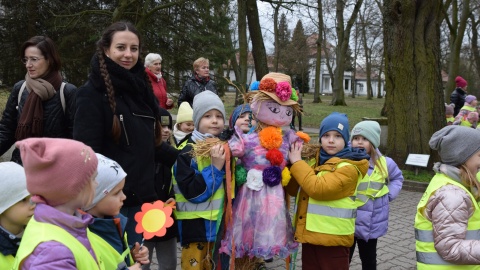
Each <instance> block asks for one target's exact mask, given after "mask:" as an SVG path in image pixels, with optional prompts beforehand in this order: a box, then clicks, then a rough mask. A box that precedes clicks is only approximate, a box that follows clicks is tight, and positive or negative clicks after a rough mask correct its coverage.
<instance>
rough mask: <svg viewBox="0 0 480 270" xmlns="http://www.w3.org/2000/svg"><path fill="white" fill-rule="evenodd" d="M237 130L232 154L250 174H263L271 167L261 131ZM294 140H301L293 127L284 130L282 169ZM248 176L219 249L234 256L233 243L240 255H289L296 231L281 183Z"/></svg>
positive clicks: (236, 252)
mask: <svg viewBox="0 0 480 270" xmlns="http://www.w3.org/2000/svg"><path fill="white" fill-rule="evenodd" d="M236 133H237V134H236V136H235V137H233V138H232V139H231V140H230V141H229V146H230V149H231V150H232V156H234V157H238V158H239V160H240V161H241V164H242V165H243V166H244V167H245V169H246V170H247V172H248V174H251V173H252V174H255V173H256V172H257V171H258V172H260V173H261V172H262V171H263V170H264V169H265V168H267V167H270V166H271V164H270V162H269V161H268V160H267V159H266V157H265V156H266V153H267V149H265V148H264V147H263V146H261V145H260V141H259V138H258V133H251V134H243V133H242V132H241V131H240V130H237V131H236ZM295 141H301V139H300V138H299V137H298V136H297V135H295V133H294V132H293V131H292V130H287V131H286V132H284V134H283V142H282V145H281V147H280V148H279V149H278V150H279V151H280V152H281V153H282V154H283V156H284V161H283V163H282V164H281V165H280V169H282V170H283V168H284V167H285V165H286V164H287V158H288V151H289V148H290V145H291V144H292V143H293V142H295ZM257 175H258V173H257ZM260 175H261V174H260ZM248 179H249V177H247V183H245V184H243V185H242V186H241V187H240V188H239V191H238V194H237V195H236V197H235V201H234V204H233V210H232V211H233V215H232V223H231V224H230V225H227V230H226V234H225V237H224V239H223V240H222V245H221V248H220V252H222V253H226V254H229V255H231V253H232V244H234V245H235V257H237V258H241V257H245V256H248V257H250V258H252V257H257V258H264V259H269V258H273V257H274V256H279V257H281V258H286V257H288V256H289V255H290V254H291V253H293V252H295V251H296V250H297V248H298V243H297V242H295V241H294V240H293V234H294V231H293V227H292V222H291V218H290V213H289V210H288V206H287V205H286V202H285V192H284V189H283V187H282V184H281V183H280V184H278V185H276V186H273V187H271V186H268V185H265V184H263V182H262V181H256V182H255V181H254V183H252V182H251V181H250V182H249V180H248Z"/></svg>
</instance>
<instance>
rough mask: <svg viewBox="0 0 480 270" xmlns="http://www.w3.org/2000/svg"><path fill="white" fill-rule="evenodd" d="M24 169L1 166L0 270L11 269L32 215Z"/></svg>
mask: <svg viewBox="0 0 480 270" xmlns="http://www.w3.org/2000/svg"><path fill="white" fill-rule="evenodd" d="M34 209H35V204H34V203H32V202H31V201H30V194H29V193H28V191H27V181H26V178H25V171H24V170H23V167H22V166H20V165H18V164H17V163H15V162H11V161H9V162H2V163H0V269H11V268H12V266H13V261H14V260H15V255H16V254H17V250H18V246H19V245H20V241H21V240H22V234H23V231H24V230H25V225H27V223H28V221H29V220H30V218H31V217H32V215H33V210H34Z"/></svg>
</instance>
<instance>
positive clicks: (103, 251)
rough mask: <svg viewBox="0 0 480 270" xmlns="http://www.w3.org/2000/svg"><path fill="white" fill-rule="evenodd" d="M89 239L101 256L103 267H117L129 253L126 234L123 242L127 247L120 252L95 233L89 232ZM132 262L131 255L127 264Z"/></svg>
mask: <svg viewBox="0 0 480 270" xmlns="http://www.w3.org/2000/svg"><path fill="white" fill-rule="evenodd" d="M90 236H91V238H90ZM89 239H90V243H91V244H92V246H95V247H96V248H97V250H98V251H99V253H100V254H99V255H100V256H101V258H102V260H103V264H104V266H105V269H107V270H108V269H117V266H118V265H119V264H120V263H122V262H125V258H126V257H127V256H129V255H130V248H129V247H128V243H127V237H126V234H125V237H124V239H123V240H124V241H123V242H124V243H125V246H126V247H127V249H126V250H124V251H123V253H122V254H120V253H118V251H117V250H116V249H114V248H113V247H112V246H111V245H110V244H109V243H108V242H107V241H105V240H104V239H103V238H102V237H101V236H99V235H96V234H95V233H91V235H89ZM133 263H134V262H133V260H132V256H129V264H128V265H127V266H131V265H133Z"/></svg>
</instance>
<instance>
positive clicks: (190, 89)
mask: <svg viewBox="0 0 480 270" xmlns="http://www.w3.org/2000/svg"><path fill="white" fill-rule="evenodd" d="M206 90H210V91H212V92H213V93H215V94H217V84H216V83H215V81H213V80H212V79H211V78H210V62H209V61H208V59H206V58H204V57H200V58H198V59H197V60H195V61H194V62H193V74H192V77H190V79H188V80H187V81H186V82H185V84H184V85H183V88H182V91H181V92H180V96H179V97H178V106H180V105H181V104H182V102H184V101H186V102H188V103H189V104H190V107H192V108H193V98H194V97H195V96H196V95H198V94H199V93H201V92H203V91H206Z"/></svg>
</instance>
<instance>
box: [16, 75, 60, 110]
mask: <svg viewBox="0 0 480 270" xmlns="http://www.w3.org/2000/svg"><path fill="white" fill-rule="evenodd" d="M65 85H67V84H66V83H65V82H62V86H60V102H61V103H62V108H63V113H65ZM26 86H27V82H23V84H22V87H20V91H19V92H18V103H17V110H18V106H19V105H20V100H22V94H23V91H25V87H26Z"/></svg>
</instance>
